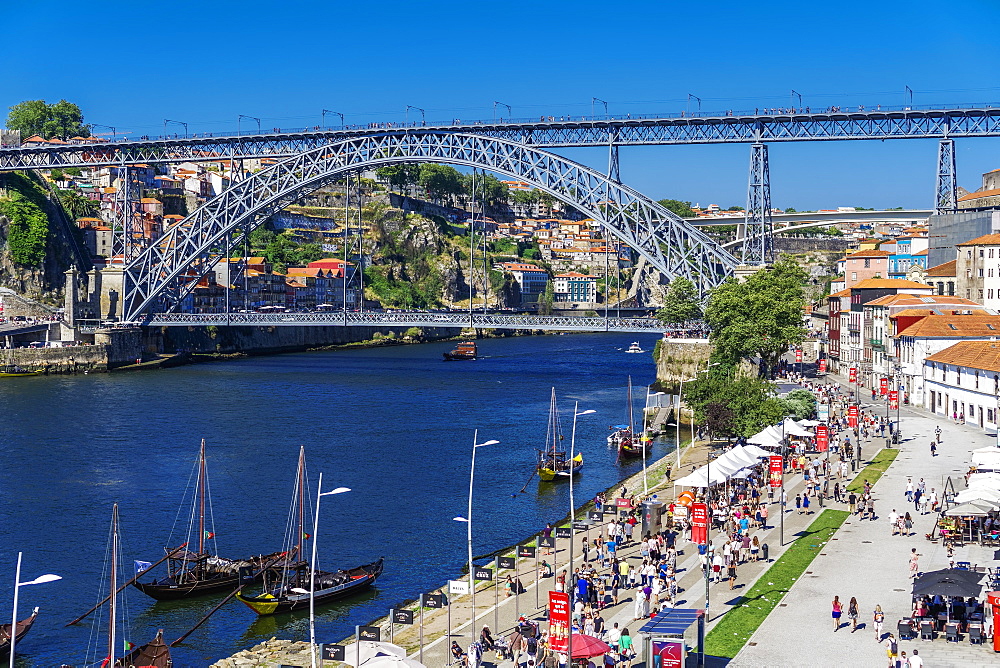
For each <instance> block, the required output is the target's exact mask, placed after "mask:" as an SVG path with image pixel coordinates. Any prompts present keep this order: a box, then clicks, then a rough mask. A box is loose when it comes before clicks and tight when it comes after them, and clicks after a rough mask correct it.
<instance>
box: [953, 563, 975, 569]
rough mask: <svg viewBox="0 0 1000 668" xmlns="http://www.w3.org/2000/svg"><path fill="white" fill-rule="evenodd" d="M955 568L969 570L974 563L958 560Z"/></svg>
mask: <svg viewBox="0 0 1000 668" xmlns="http://www.w3.org/2000/svg"><path fill="white" fill-rule="evenodd" d="M955 568H957V569H959V570H962V571H967V570H969V569H970V568H972V563H971V562H968V561H958V562H956V563H955Z"/></svg>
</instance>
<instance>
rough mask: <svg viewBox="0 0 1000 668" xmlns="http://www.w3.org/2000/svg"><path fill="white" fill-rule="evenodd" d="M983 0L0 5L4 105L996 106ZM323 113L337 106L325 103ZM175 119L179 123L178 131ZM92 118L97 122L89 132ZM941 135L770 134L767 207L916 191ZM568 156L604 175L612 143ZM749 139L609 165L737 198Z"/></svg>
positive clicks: (154, 123)
mask: <svg viewBox="0 0 1000 668" xmlns="http://www.w3.org/2000/svg"><path fill="white" fill-rule="evenodd" d="M998 34H1000V11H998V9H997V3H996V0H957V1H956V2H951V3H940V2H927V1H925V0H914V1H911V2H908V3H905V4H901V3H896V2H871V0H867V1H865V2H858V1H854V0H847V1H845V2H840V3H835V4H832V5H831V4H819V5H817V4H815V3H807V2H801V0H799V1H796V2H785V1H772V2H768V3H764V4H761V3H747V2H730V1H721V2H714V3H702V2H687V3H683V2H664V1H662V0H659V1H656V2H632V3H618V2H592V1H590V0H578V1H576V2H558V3H556V2H531V3H523V2H522V3H519V2H488V3H487V2H454V3H449V2H435V1H429V2H422V3H421V2H408V3H401V2H396V1H394V0H382V1H381V2H338V1H336V0H334V1H333V2H329V1H327V2H303V1H301V0H284V1H282V2H268V3H263V2H254V1H253V0H247V1H244V2H239V3H225V2H223V3H220V2H206V1H205V0H201V1H199V2H190V1H189V0H172V1H171V2H163V3H146V2H134V1H129V2H117V1H105V2H94V3H84V4H82V5H81V4H80V3H79V2H64V1H62V0H49V1H47V2H21V3H16V4H11V3H8V4H7V6H5V7H4V10H3V20H2V22H0V63H2V65H0V106H2V107H4V108H6V107H9V106H11V105H13V104H16V103H17V102H20V101H22V100H26V99H44V100H46V101H48V102H55V101H57V100H59V99H60V98H66V99H68V100H71V101H73V102H76V103H78V104H79V105H80V106H81V107H82V108H83V111H84V114H85V120H86V121H88V122H93V123H102V124H106V125H114V126H116V127H117V128H118V129H119V131H122V130H128V131H132V132H135V133H142V134H159V132H160V131H161V130H162V128H163V119H164V118H171V119H176V120H180V121H185V122H187V123H188V124H189V127H190V130H191V132H200V131H210V130H220V129H225V128H234V127H235V125H236V118H237V115H239V114H247V115H250V116H257V117H261V118H262V119H263V126H264V127H265V128H271V127H294V126H305V125H316V124H319V122H320V112H321V110H322V109H324V108H326V109H332V110H336V111H340V112H343V113H344V114H346V115H347V122H348V123H351V122H358V123H360V122H370V121H379V120H401V119H402V118H403V113H404V109H405V107H406V105H408V104H410V105H414V106H417V107H423V108H425V109H426V110H427V117H428V120H438V119H451V118H462V119H472V118H489V117H491V116H492V112H493V101H494V100H497V101H500V102H505V103H507V104H510V105H511V107H513V114H514V116H520V117H530V116H537V115H540V114H543V113H545V114H555V115H558V114H583V113H589V111H590V104H591V97H593V96H597V97H600V98H603V99H605V100H607V101H608V103H609V110H610V112H611V113H625V112H632V113H640V112H647V113H648V112H658V111H673V112H676V111H680V110H682V109H684V107H685V104H686V97H687V94H688V93H692V94H694V95H697V96H699V97H701V99H702V100H703V108H704V109H705V110H709V109H729V108H734V109H747V108H749V109H753V108H754V107H757V106H761V107H764V106H788V105H790V104H791V103H790V98H789V91H790V90H791V89H795V90H797V91H799V92H800V93H801V94H802V96H803V102H802V103H803V105H810V106H816V107H825V106H827V105H831V104H840V105H851V104H853V105H857V104H865V105H866V106H867V105H874V104H877V103H882V104H893V105H895V104H900V103H902V101H903V87H904V86H905V85H909V86H910V87H911V88H912V89H913V90H914V104H918V105H919V104H931V103H965V102H992V103H994V104H1000V77H997V76H996V75H995V73H996V71H997V68H998V67H1000V40H998V39H997V35H998ZM328 120H330V118H329V117H328ZM177 127H178V128H179V126H177ZM97 131H98V132H104V130H103V129H98V130H97ZM957 146H958V169H959V183H960V184H961V185H963V186H965V187H966V188H969V189H970V190H972V189H975V188H977V187H979V185H980V183H981V177H980V174H981V172H983V171H987V170H990V169H996V168H1000V139H977V140H972V139H966V140H960V141H958V142H957ZM936 151H937V144H936V142H934V141H894V142H884V143H883V142H826V143H823V142H819V143H810V144H790V145H772V146H771V149H770V152H771V192H772V201H773V203H774V205H775V206H782V207H787V206H794V207H796V208H799V209H813V208H820V207H823V208H825V207H832V206H838V205H840V206H846V205H859V206H874V207H891V206H905V207H927V206H930V205H931V203H932V200H933V188H934V173H935V156H936ZM566 154H567V155H568V156H570V157H572V158H574V159H577V160H580V161H583V162H586V163H588V164H591V165H593V166H595V167H597V168H600V169H602V170H604V169H606V161H607V156H606V150H597V149H594V150H591V149H578V150H574V151H568V152H566ZM748 156H749V147H747V146H743V145H734V146H679V147H648V148H647V147H642V148H628V149H623V150H622V154H621V163H622V164H621V169H622V179H623V181H625V182H626V183H628V184H629V185H632V186H634V187H636V188H637V189H639V190H640V191H642V192H644V193H645V194H647V195H649V196H651V197H654V198H663V197H672V198H677V199H684V200H691V201H692V202H700V203H701V204H703V205H706V204H708V203H711V202H714V203H717V204H720V205H722V206H729V205H732V204H740V205H743V204H745V199H746V178H747V177H746V171H747V163H748Z"/></svg>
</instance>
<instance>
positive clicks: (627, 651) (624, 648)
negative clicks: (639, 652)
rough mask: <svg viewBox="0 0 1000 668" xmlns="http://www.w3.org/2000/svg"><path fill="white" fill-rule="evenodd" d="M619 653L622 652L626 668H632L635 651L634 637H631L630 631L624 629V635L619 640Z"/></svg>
mask: <svg viewBox="0 0 1000 668" xmlns="http://www.w3.org/2000/svg"><path fill="white" fill-rule="evenodd" d="M618 651H619V652H621V655H622V659H623V660H624V661H625V668H632V659H634V658H635V650H634V649H633V648H632V636H630V635H629V633H628V629H622V634H621V636H620V637H619V638H618Z"/></svg>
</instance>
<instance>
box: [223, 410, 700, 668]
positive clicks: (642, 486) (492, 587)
mask: <svg viewBox="0 0 1000 668" xmlns="http://www.w3.org/2000/svg"><path fill="white" fill-rule="evenodd" d="M660 410H669V409H660ZM706 451H707V443H705V442H694V443H692V442H691V441H687V442H685V443H684V445H683V446H682V448H681V467H680V469H678V468H677V465H676V462H677V456H676V451H671V452H669V453H667V454H666V455H664V456H663V457H661V458H660V459H658V460H656V461H655V462H653V463H651V464H649V465H648V466H647V467H646V470H645V471H639V472H637V473H634V474H630V475H627V476H623V477H622V478H621V479H620V480H619V481H618V482H616V483H614V484H612V485H610V486H609V487H607V489H606V490H605V496H606V498H609V499H614V498H616V497H618V496H619V492H620V491H621V490H622V487H625V488H626V489H627V493H628V495H629V496H633V495H634V496H636V497H637V499H636V501H637V503H638V502H639V501H640V500H641V499H643V498H652V497H653V496H655V495H659V496H664V492H666V491H668V490H669V488H670V485H671V480H673V479H675V478H678V477H681V476H684V475H687V474H689V473H690V472H691V471H692V470H694V469H695V468H697V466H698V462H699V461H700V460H702V459H703V458H704V456H705V454H706ZM662 500H663V501H665V502H668V501H667V499H666V498H665V496H664V498H663V499H662ZM593 508H594V503H593V499H592V498H590V499H588V500H587V501H586V502H585V503H583V504H580V505H579V506H578V507H577V508H576V517H577V523H578V524H579V523H580V522H581V519H580V518H585V517H587V513H588V512H589V511H591V510H593ZM551 524H552V525H553V527H556V528H563V527H567V526H568V525H569V513H566V515H564V516H562V517H561V518H559V519H558V520H553V521H552V522H551ZM595 526H600V525H595ZM595 530H598V529H596V528H595ZM540 535H541V533H540V532H533V533H531V534H528V535H527V536H526V537H525V538H524V539H523V540H520V541H518V542H517V543H515V544H512V545H509V546H507V547H504V548H501V549H498V550H494V551H493V552H490V553H488V554H484V555H478V556H476V557H474V559H475V561H476V562H478V563H477V567H482V566H483V562H484V560H487V561H486V563H485V567H486V568H490V569H491V570H492V573H493V574H494V576H493V579H492V580H490V581H483V582H478V583H477V586H476V591H475V595H476V598H477V605H476V618H477V620H478V623H482V624H488V625H489V626H490V627H491V628H492V629H493V630H494V635H495V636H496V635H498V634H505V633H507V632H509V630H510V628H508V627H507V626H505V625H504V624H502V623H501V624H499V627H497V626H495V625H494V624H493V622H492V620H493V618H494V616H495V614H494V613H495V608H494V607H492V606H495V605H496V604H497V602H498V601H504V600H507V598H508V597H507V595H506V591H505V590H506V575H503V576H501V572H500V571H501V569H500V568H499V560H500V558H503V557H508V558H513V559H515V564H516V566H515V568H514V569H513V570H508V571H507V573H508V574H509V575H510V576H512V577H513V578H516V579H517V580H520V581H522V582H524V584H525V586H526V589H525V591H524V593H523V594H522V595H521V596H519V597H517V600H516V601H515V603H520V599H522V598H527V599H530V598H531V596H530V594H531V593H532V591H531V590H536V592H535V593H536V596H535V600H536V601H537V602H538V605H536V606H535V607H533V608H530V609H528V608H527V607H525V608H524V609H522V610H521V611H520V613H519V614H524V615H526V616H530V617H534V616H537V615H538V614H539V612H540V611H541V610H542V609H543V608H544V607H545V605H547V598H546V596H547V594H545V595H544V596H543V595H542V594H543V593H544V592H541V591H540V590H541V589H542V588H545V587H546V586H548V587H551V584H552V579H551V578H550V579H542V580H539V579H538V578H537V577H536V574H537V572H538V567H537V565H536V564H537V563H539V561H540V560H545V559H546V556H545V555H542V554H541V553H542V551H543V548H540V547H539V546H538V539H539V537H540ZM566 542H567V541H565V540H563V539H559V540H557V546H556V548H555V550H554V551H553V556H552V557H547V558H548V559H553V560H554V559H555V558H556V556H555V555H559V554H560V553H565V552H566V549H567V547H566V545H565V543H566ZM560 545H561V547H560ZM519 546H527V547H531V548H534V549H535V550H536V554H537V555H539V557H538V558H536V559H535V560H532V559H530V558H528V559H524V558H518V548H519ZM579 559H580V555H577V558H576V559H575V560H574V561H578V560H579ZM559 568H560V569H562V568H565V566H563V565H562V564H560V566H559ZM452 579H453V580H457V581H462V582H465V583H467V582H468V569H467V568H464V569H462V572H461V573H457V574H456V575H455V576H454V577H453V578H452ZM498 587H499V589H498ZM428 593H433V594H444V595H445V596H446V597H447V598H448V599H449V605H448V606H446V607H445V608H443V609H430V608H426V607H425V608H424V609H423V610H421V609H420V606H419V597H417V598H414V599H410V600H406V601H401V602H400V603H398V604H397V605H396V606H394V608H393V609H395V610H408V611H410V612H412V613H413V619H415V620H420V622H422V631H421V629H420V626H419V625H414V626H403V625H400V624H393V623H391V622H390V619H389V617H388V615H386V616H380V617H378V618H376V619H373V620H371V621H369V622H368V623H367V624H365V626H374V627H378V628H379V629H380V630H381V637H382V640H384V641H387V642H393V643H394V644H398V645H400V646H401V647H403V648H404V649H405V650H406V651H407V653H408V654H409V655H414V658H416V657H417V656H419V654H420V648H421V641H422V644H423V647H424V650H425V651H427V652H430V651H431V649H432V648H433V647H434V646H435V645H439V644H440V643H442V642H444V640H445V639H446V637H449V636H450V635H451V634H455V633H460V632H461V631H462V629H463V628H466V627H468V626H469V625H470V624H471V621H470V618H471V616H472V596H471V595H468V594H465V595H458V594H449V593H448V583H447V582H445V583H444V584H443V585H442V586H440V587H438V588H437V589H434V590H432V591H429V592H428ZM483 601H485V604H484V603H483ZM507 612H508V613H509V612H510V611H509V610H508V611H507ZM421 613H422V615H421ZM421 616H422V617H423V619H422V620H421V619H420V618H421ZM517 616H518V615H517V614H516V615H514V618H516V617H517ZM508 617H509V615H508ZM511 623H512V621H511ZM477 628H478V626H477ZM466 630H468V629H467V628H466ZM466 635H467V634H466ZM287 642H288V641H275V643H277V644H275V643H271V644H267V645H264V646H258V647H253V648H251V649H249V650H244V651H243V652H239V653H237V654H235V655H233V656H232V657H229V658H228V659H223V660H221V661H218V662H217V663H215V664H213V665H212V666H211V668H233V667H235V666H257V665H260V666H264V665H273V664H272V663H238V661H240V660H242V661H247V660H254V658H255V657H262V658H267V657H268V656H271V655H273V654H274V652H275V651H280V650H281V649H282V648H283V647H284V645H283V644H282V643H287ZM352 642H354V637H353V635H352V636H348V637H346V638H344V639H342V640H341V641H340V644H345V645H346V644H350V643H352ZM463 642H465V641H463ZM302 647H304V648H305V654H306V656H308V643H298V644H296V648H295V652H301V651H302ZM438 654H440V652H437V653H436V654H435V656H437V655H438ZM291 658H294V657H291ZM271 660H272V661H273V659H271ZM425 663H426V665H428V666H431V665H433V666H436V665H439V664H438V663H437V662H433V661H432V662H426V661H425ZM290 665H296V664H290ZM323 665H325V666H341V665H345V664H341V663H338V662H325V663H324V664H323ZM441 665H443V663H442V664H441Z"/></svg>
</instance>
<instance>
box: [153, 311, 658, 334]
mask: <svg viewBox="0 0 1000 668" xmlns="http://www.w3.org/2000/svg"><path fill="white" fill-rule="evenodd" d="M146 324H148V325H149V326H152V327H189V326H207V325H216V326H226V325H230V326H253V327H305V326H309V325H319V326H324V327H330V326H338V325H340V326H348V327H354V326H376V327H378V326H394V327H456V328H466V327H475V328H478V329H542V330H550V331H576V332H605V331H607V332H666V331H669V330H670V328H669V327H666V326H664V324H663V323H661V322H660V321H659V320H656V319H655V318H607V319H605V318H584V317H571V316H545V315H499V314H491V313H485V314H484V313H476V314H474V315H473V316H472V318H471V319H470V318H469V315H468V314H465V313H462V314H460V313H447V314H446V313H405V312H392V313H377V312H369V313H355V312H349V313H346V314H345V313H343V312H339V313H334V312H330V313H273V314H271V313H228V314H227V313H157V314H155V315H152V316H150V318H149V319H148V320H147V321H146Z"/></svg>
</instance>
